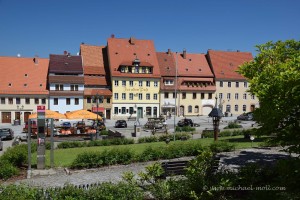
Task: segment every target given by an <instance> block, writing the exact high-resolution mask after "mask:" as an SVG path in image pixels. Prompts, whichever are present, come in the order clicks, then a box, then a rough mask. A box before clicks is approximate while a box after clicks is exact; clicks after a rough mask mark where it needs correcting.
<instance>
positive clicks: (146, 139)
mask: <svg viewBox="0 0 300 200" xmlns="http://www.w3.org/2000/svg"><path fill="white" fill-rule="evenodd" d="M191 137H192V135H191V134H190V133H175V140H183V139H185V140H188V139H190V138H191ZM167 138H169V139H170V140H174V135H173V134H167V135H166V134H163V135H159V136H149V137H140V138H139V139H138V143H151V142H164V141H166V139H167Z"/></svg>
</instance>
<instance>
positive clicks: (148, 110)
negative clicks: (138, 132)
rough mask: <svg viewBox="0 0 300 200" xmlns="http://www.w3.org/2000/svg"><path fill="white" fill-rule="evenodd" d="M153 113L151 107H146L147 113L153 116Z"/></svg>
mask: <svg viewBox="0 0 300 200" xmlns="http://www.w3.org/2000/svg"><path fill="white" fill-rule="evenodd" d="M151 114H152V112H151V107H146V115H147V116H151Z"/></svg>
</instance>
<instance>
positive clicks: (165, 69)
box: [156, 52, 176, 76]
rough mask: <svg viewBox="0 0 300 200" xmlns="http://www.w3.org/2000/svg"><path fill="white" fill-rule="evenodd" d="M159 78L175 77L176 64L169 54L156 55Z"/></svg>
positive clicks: (160, 53) (158, 53)
mask: <svg viewBox="0 0 300 200" xmlns="http://www.w3.org/2000/svg"><path fill="white" fill-rule="evenodd" d="M156 56H157V59H158V64H159V68H160V74H161V76H176V71H175V70H176V63H175V59H174V56H173V55H172V53H171V52H169V53H168V52H157V53H156Z"/></svg>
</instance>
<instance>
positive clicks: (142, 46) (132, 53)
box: [107, 38, 160, 78]
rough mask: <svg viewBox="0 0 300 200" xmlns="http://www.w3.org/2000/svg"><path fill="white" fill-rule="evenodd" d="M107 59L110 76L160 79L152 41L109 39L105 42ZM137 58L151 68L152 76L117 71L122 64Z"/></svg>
mask: <svg viewBox="0 0 300 200" xmlns="http://www.w3.org/2000/svg"><path fill="white" fill-rule="evenodd" d="M107 49H108V59H109V66H110V72H111V76H113V77H114V76H118V77H120V76H122V77H145V78H160V69H159V66H158V61H157V57H156V51H155V47H154V43H153V41H152V40H137V39H134V42H133V38H131V39H119V38H109V39H108V42H107ZM136 58H138V59H139V60H140V62H145V63H149V64H150V65H151V66H153V74H129V73H121V72H120V71H118V70H117V69H118V68H119V66H120V65H121V64H122V63H132V61H133V60H135V59H136Z"/></svg>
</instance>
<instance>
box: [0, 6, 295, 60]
mask: <svg viewBox="0 0 300 200" xmlns="http://www.w3.org/2000/svg"><path fill="white" fill-rule="evenodd" d="M299 9H300V1H299V0H185V1H183V0H114V1H108V0H105V1H104V0H82V1H81V0H0V56H16V55H17V54H21V56H22V57H33V56H34V55H38V56H40V57H43V58H48V57H49V54H62V53H63V51H64V50H67V51H69V52H70V53H71V54H76V53H77V52H78V51H79V46H80V44H81V42H84V43H86V44H92V45H106V43H107V38H109V37H110V36H111V34H114V35H115V37H117V38H129V37H130V36H133V37H135V38H137V39H150V40H153V41H154V44H155V47H156V50H157V51H167V49H168V48H170V49H171V50H172V51H174V52H175V51H178V52H181V51H182V50H183V49H184V48H185V49H186V50H187V52H188V53H206V52H207V50H208V49H215V50H232V51H235V50H240V51H247V52H251V53H253V55H254V56H255V55H256V48H255V45H257V44H263V43H266V42H267V41H271V40H272V41H277V40H287V39H295V40H300V11H299Z"/></svg>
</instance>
